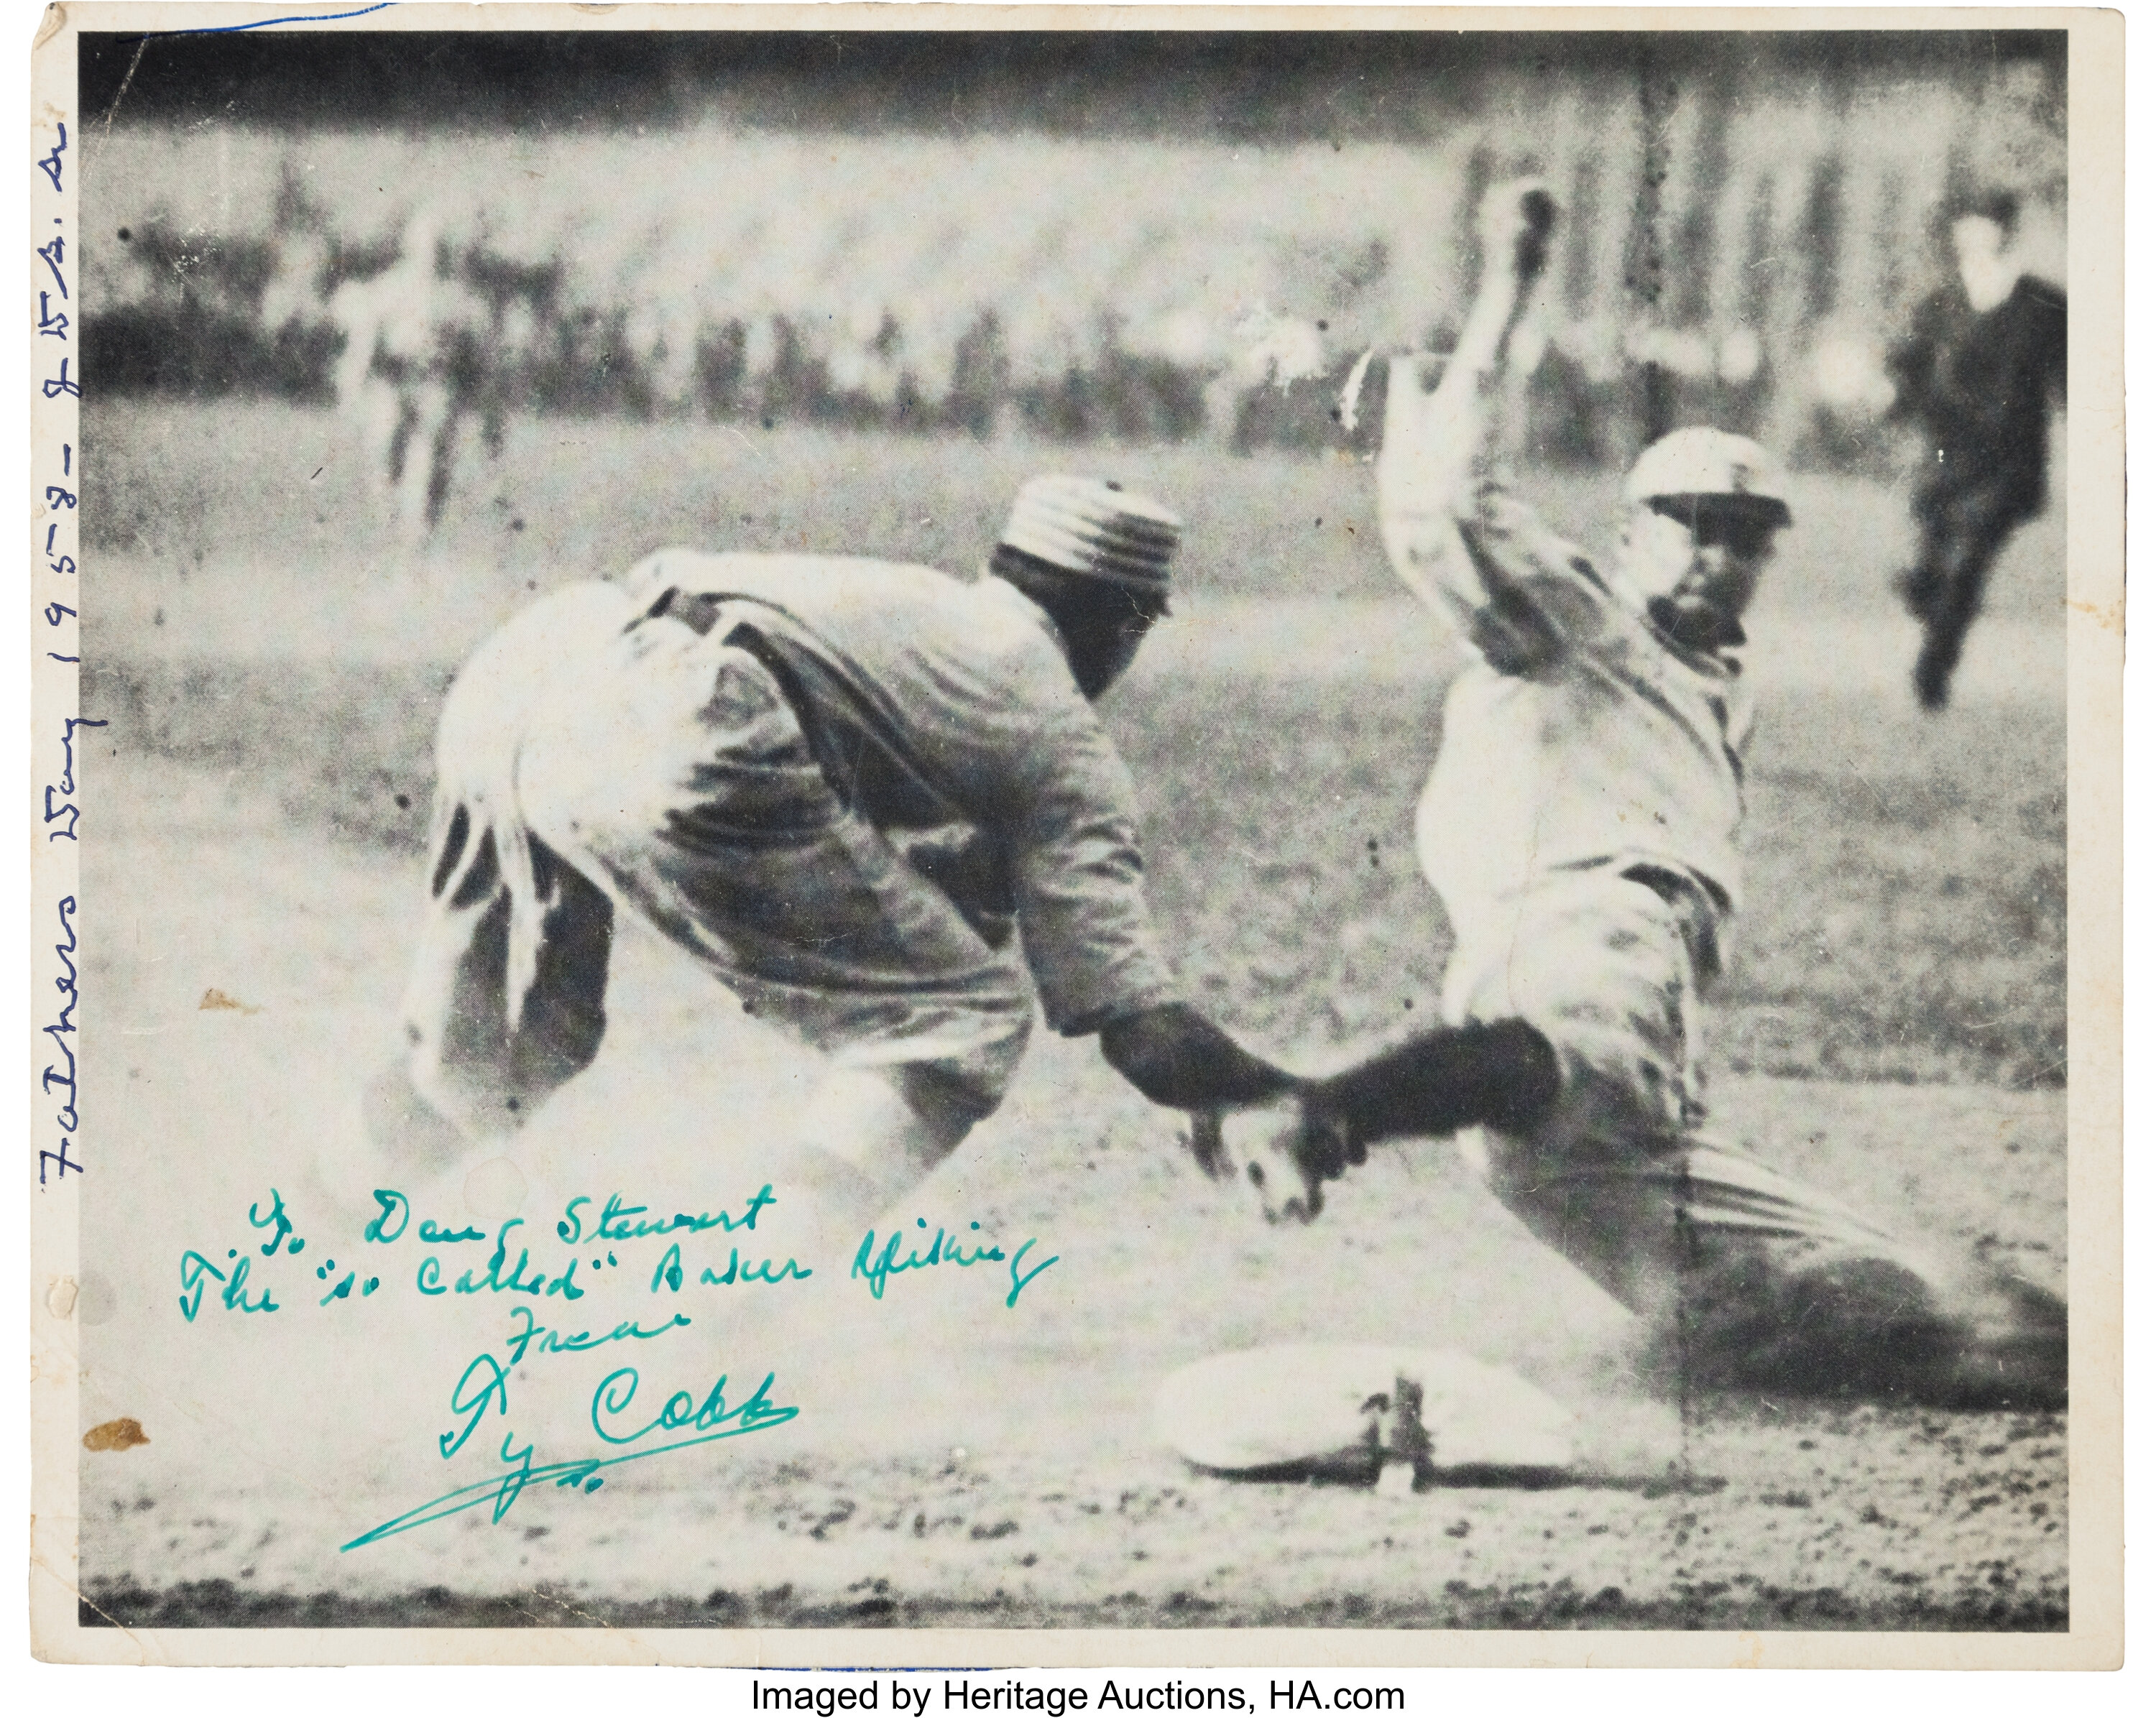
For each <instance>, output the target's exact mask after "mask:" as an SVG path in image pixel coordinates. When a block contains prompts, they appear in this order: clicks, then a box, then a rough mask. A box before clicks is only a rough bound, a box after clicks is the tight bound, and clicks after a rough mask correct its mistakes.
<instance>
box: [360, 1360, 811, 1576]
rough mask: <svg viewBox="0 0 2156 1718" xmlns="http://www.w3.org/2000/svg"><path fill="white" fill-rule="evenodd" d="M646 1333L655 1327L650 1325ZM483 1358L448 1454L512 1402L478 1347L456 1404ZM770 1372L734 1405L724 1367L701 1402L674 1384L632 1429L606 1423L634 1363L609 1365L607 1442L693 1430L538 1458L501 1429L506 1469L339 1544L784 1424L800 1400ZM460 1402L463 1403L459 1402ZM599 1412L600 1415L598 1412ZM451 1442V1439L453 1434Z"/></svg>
mask: <svg viewBox="0 0 2156 1718" xmlns="http://www.w3.org/2000/svg"><path fill="white" fill-rule="evenodd" d="M651 1334H656V1333H655V1332H654V1333H651ZM482 1363H485V1366H489V1367H491V1368H492V1370H491V1373H490V1375H488V1376H486V1377H485V1378H484V1380H483V1382H482V1384H481V1395H480V1397H479V1401H478V1407H479V1413H477V1414H475V1415H474V1417H473V1419H472V1421H471V1423H470V1424H468V1425H467V1426H466V1427H465V1430H464V1432H463V1433H461V1434H452V1433H443V1436H442V1443H443V1446H444V1447H443V1450H442V1454H443V1455H444V1457H445V1458H446V1457H448V1456H450V1455H453V1454H455V1453H456V1451H457V1450H458V1449H460V1448H461V1447H462V1446H463V1444H464V1440H465V1438H468V1437H470V1434H471V1430H472V1427H473V1426H475V1425H477V1424H478V1423H479V1418H480V1416H481V1415H483V1414H484V1413H485V1409H486V1407H487V1405H488V1404H489V1403H490V1402H492V1401H494V1400H496V1399H497V1398H498V1399H499V1401H500V1405H501V1408H502V1411H503V1412H504V1413H507V1411H508V1406H509V1381H508V1377H507V1376H506V1374H505V1373H504V1372H502V1370H501V1367H500V1364H499V1363H498V1362H495V1360H494V1356H492V1355H490V1354H483V1355H481V1356H479V1358H478V1359H477V1360H475V1361H474V1362H472V1364H471V1366H470V1367H467V1368H466V1369H465V1376H464V1377H462V1378H461V1379H459V1381H458V1383H457V1388H456V1390H455V1392H453V1393H452V1396H451V1402H450V1405H451V1408H452V1410H453V1411H454V1412H457V1413H465V1412H469V1411H470V1408H471V1403H469V1402H465V1400H464V1398H465V1388H466V1386H467V1385H468V1384H470V1382H471V1381H472V1378H473V1376H474V1374H475V1372H481V1371H482V1369H483V1367H482ZM777 1376H778V1375H777V1374H776V1373H773V1372H767V1373H765V1374H764V1377H763V1382H762V1383H760V1384H758V1385H757V1387H756V1390H755V1392H754V1393H753V1394H752V1395H751V1396H750V1397H749V1398H748V1400H747V1401H746V1402H744V1403H742V1404H741V1405H740V1406H739V1407H737V1408H729V1407H727V1406H726V1377H725V1376H724V1375H723V1374H721V1376H720V1377H719V1379H718V1381H717V1382H716V1383H714V1384H713V1385H712V1386H711V1390H710V1392H709V1393H708V1394H707V1395H706V1397H704V1399H703V1400H702V1402H701V1403H699V1402H698V1401H697V1399H696V1395H695V1392H691V1391H688V1390H677V1391H675V1392H674V1393H673V1394H672V1395H671V1396H670V1397H667V1398H666V1403H665V1406H664V1407H663V1408H660V1410H659V1413H657V1415H656V1416H655V1417H654V1418H653V1419H652V1420H651V1422H650V1423H649V1424H648V1425H645V1426H643V1427H641V1428H639V1429H637V1430H635V1431H633V1432H624V1431H619V1430H610V1429H609V1428H608V1421H613V1422H615V1423H619V1420H620V1418H622V1417H623V1416H624V1415H626V1414H627V1413H629V1408H630V1405H631V1403H634V1401H635V1399H636V1393H637V1388H638V1386H639V1382H640V1381H639V1377H638V1376H637V1371H636V1368H635V1367H633V1366H624V1367H619V1368H617V1369H616V1370H615V1371H613V1372H608V1374H607V1375H606V1377H603V1378H602V1379H600V1380H599V1386H598V1389H596V1390H594V1391H593V1392H592V1412H591V1418H592V1429H593V1431H594V1432H596V1433H598V1435H599V1436H600V1437H601V1438H602V1439H605V1441H606V1442H607V1443H608V1444H634V1443H638V1442H639V1441H641V1440H642V1439H645V1438H648V1437H649V1436H650V1435H651V1434H652V1433H654V1432H680V1431H688V1430H692V1429H693V1430H694V1431H695V1432H696V1433H697V1434H698V1435H696V1437H694V1438H681V1439H675V1441H674V1442H672V1443H670V1444H654V1445H653V1446H651V1447H650V1448H649V1449H636V1450H631V1451H630V1452H629V1454H626V1455H613V1456H583V1457H579V1458H577V1459H573V1460H569V1461H556V1462H545V1463H539V1464H535V1463H534V1462H533V1460H532V1455H533V1453H534V1451H533V1446H532V1445H531V1444H530V1443H528V1442H527V1443H526V1444H525V1445H524V1447H523V1448H522V1449H512V1448H511V1446H512V1445H513V1444H515V1443H516V1433H514V1432H506V1433H503V1434H502V1439H501V1452H500V1459H501V1460H502V1461H503V1462H505V1463H506V1464H508V1465H509V1471H508V1472H506V1473H505V1474H499V1475H496V1476H494V1477H492V1478H489V1479H485V1480H476V1481H475V1482H474V1483H472V1484H471V1485H459V1487H457V1489H456V1490H454V1491H445V1492H444V1493H443V1494H442V1495H440V1496H439V1497H436V1498H433V1499H430V1500H429V1501H427V1502H425V1503H423V1504H421V1505H418V1507H417V1508H416V1509H409V1510H405V1511H404V1513H403V1514H402V1515H393V1516H392V1517H391V1518H390V1519H389V1520H388V1521H384V1522H382V1525H381V1526H378V1527H374V1528H371V1529H369V1530H368V1531H367V1532H365V1533H362V1534H361V1535H360V1536H358V1537H357V1539H353V1540H349V1541H346V1543H345V1544H343V1545H341V1546H339V1547H338V1549H339V1550H340V1551H357V1550H358V1549H359V1548H360V1547H361V1546H365V1545H372V1544H373V1543H374V1542H375V1541H377V1540H380V1539H389V1538H393V1537H394V1536H396V1535H398V1534H399V1533H408V1532H410V1531H412V1530H413V1528H415V1527H424V1526H429V1524H430V1523H433V1522H435V1521H445V1520H447V1519H448V1518H449V1516H451V1515H462V1514H463V1513H464V1512H465V1510H474V1509H480V1508H490V1510H491V1512H492V1519H493V1520H494V1521H500V1520H501V1519H502V1517H503V1516H505V1515H507V1514H508V1513H509V1511H510V1510H511V1509H512V1508H513V1507H514V1506H515V1505H516V1500H517V1499H518V1498H519V1497H521V1496H522V1495H524V1490H525V1488H526V1486H530V1485H542V1484H551V1485H554V1486H556V1487H557V1488H559V1489H562V1490H572V1491H579V1492H582V1493H583V1494H584V1495H587V1496H588V1495H590V1494H591V1493H593V1492H594V1491H597V1490H598V1489H599V1487H600V1486H602V1485H604V1484H605V1483H606V1482H605V1480H603V1479H602V1478H601V1477H600V1474H602V1472H603V1470H604V1469H608V1468H618V1467H620V1466H623V1465H624V1464H626V1463H629V1462H633V1461H644V1460H647V1459H649V1458H650V1457H653V1456H656V1455H671V1454H675V1453H676V1452H678V1451H680V1450H684V1449H695V1448H696V1447H697V1446H698V1445H699V1444H716V1443H719V1442H721V1440H723V1439H728V1438H742V1437H746V1436H747V1435H748V1434H749V1433H752V1432H763V1431H768V1430H769V1429H770V1428H773V1426H783V1425H784V1424H786V1423H787V1422H788V1421H789V1420H791V1419H793V1418H795V1417H796V1416H797V1415H798V1414H799V1413H800V1412H801V1410H800V1409H799V1408H791V1407H787V1406H784V1405H783V1404H780V1403H773V1401H772V1400H771V1399H770V1392H771V1387H772V1385H773V1382H774V1380H775V1379H776V1377H777ZM459 1403H463V1406H459ZM602 1416H604V1418H602ZM453 1435H454V1443H452V1442H451V1439H452V1436H453Z"/></svg>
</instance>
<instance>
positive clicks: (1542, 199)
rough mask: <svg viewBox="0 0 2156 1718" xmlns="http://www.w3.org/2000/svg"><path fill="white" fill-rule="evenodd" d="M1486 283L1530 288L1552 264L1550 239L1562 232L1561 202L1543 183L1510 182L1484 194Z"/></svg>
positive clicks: (1480, 221)
mask: <svg viewBox="0 0 2156 1718" xmlns="http://www.w3.org/2000/svg"><path fill="white" fill-rule="evenodd" d="M1476 224H1477V228H1478V230H1479V232H1480V234H1481V240H1482V257H1483V263H1482V266H1483V270H1484V279H1486V280H1488V281H1492V282H1494V281H1496V280H1500V279H1501V280H1503V281H1505V282H1507V283H1508V284H1509V285H1511V286H1512V288H1513V289H1514V290H1525V289H1526V288H1527V287H1529V286H1532V285H1533V284H1534V283H1535V282H1536V281H1537V280H1539V279H1542V276H1543V270H1544V269H1547V268H1548V266H1549V251H1550V235H1551V234H1552V233H1554V232H1555V231H1556V230H1557V199H1556V198H1555V197H1553V196H1552V195H1551V194H1550V190H1549V187H1548V186H1547V185H1545V184H1543V182H1542V181H1541V180H1539V179H1509V180H1507V181H1505V182H1502V183H1501V184H1496V185H1492V186H1491V187H1490V188H1489V190H1488V191H1486V192H1484V193H1483V196H1482V207H1481V210H1480V211H1479V213H1478V216H1477V222H1476Z"/></svg>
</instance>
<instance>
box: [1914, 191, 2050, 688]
mask: <svg viewBox="0 0 2156 1718" xmlns="http://www.w3.org/2000/svg"><path fill="white" fill-rule="evenodd" d="M2019 217H2020V204H2019V203H2018V202H2017V201H2016V199H2015V197H2014V195H2013V193H2012V192H1988V193H1985V194H1984V195H1982V196H1979V197H1974V198H1972V199H1969V200H1968V201H1966V202H1963V203H1960V204H1958V205H1957V206H1955V207H1954V208H1953V209H1952V210H1951V211H1950V225H1949V227H1948V238H1949V239H1950V242H1951V243H1952V244H1953V253H1954V272H1955V277H1956V278H1955V279H1953V281H1952V282H1950V283H1949V284H1948V285H1946V286H1943V287H1942V288H1941V289H1940V290H1938V291H1937V292H1935V293H1933V295H1931V296H1930V297H1928V298H1927V299H1926V300H1924V301H1923V302H1922V304H1921V305H1918V306H1917V313H1916V315H1915V318H1914V319H1913V321H1912V323H1911V325H1910V328H1909V331H1908V333H1907V335H1906V336H1903V338H1902V340H1901V341H1898V342H1897V344H1896V346H1894V348H1893V350H1892V351H1891V352H1890V353H1888V355H1887V359H1886V367H1887V370H1888V372H1889V373H1890V374H1891V375H1892V377H1893V380H1894V403H1893V405H1892V407H1890V408H1888V411H1887V414H1886V415H1887V418H1888V419H1889V420H1890V421H1892V420H1895V419H1902V420H1907V421H1912V422H1913V423H1915V424H1916V425H1917V428H1918V429H1919V430H1920V431H1921V433H1922V436H1923V445H1924V452H1925V454H1926V456H1927V457H1926V459H1925V460H1924V465H1923V477H1922V480H1921V481H1920V482H1919V483H1918V484H1917V492H1916V495H1915V496H1914V498H1913V499H1912V503H1911V509H1912V511H1913V512H1914V513H1915V515H1916V519H1917V531H1918V533H1919V536H1920V546H1919V547H1918V549H1917V562H1916V565H1915V566H1914V567H1911V568H1909V569H1908V570H1907V572H1903V573H1902V575H1901V577H1900V578H1899V580H1898V581H1897V585H1898V588H1899V589H1900V591H1901V593H1902V602H1903V603H1906V604H1907V607H1908V610H1909V613H1912V615H1914V616H1915V617H1916V618H1917V620H1918V621H1920V622H1921V623H1922V625H1923V628H1924V644H1923V648H1922V650H1920V651H1919V652H1918V653H1917V667H1916V685H1917V700H1918V702H1920V703H1921V704H1922V705H1923V706H1924V708H1925V709H1927V710H1941V709H1943V708H1945V706H1946V701H1947V692H1948V686H1949V685H1950V684H1951V683H1952V680H1953V671H1954V668H1955V665H1956V664H1958V663H1959V662H1960V660H1961V649H1962V641H1963V639H1964V638H1967V637H1968V635H1969V627H1970V625H1971V623H1974V620H1975V619H1976V616H1977V611H1978V610H1979V608H1981V607H1982V606H1983V603H1984V582H1985V581H1986V580H1987V579H1989V577H1990V576H1991V566H1992V562H1994V561H1996V560H1997V559H1998V558H1999V551H2000V550H2001V549H2003V548H2005V546H2006V540H2007V538H2008V537H2009V536H2012V535H2013V533H2014V531H2015V528H2016V527H2017V526H2020V525H2021V524H2022V523H2023V522H2024V521H2027V520H2030V519H2033V518H2035V516H2036V515H2037V514H2039V513H2040V512H2041V511H2042V510H2043V508H2044V501H2045V498H2046V469H2045V468H2046V463H2047V460H2048V456H2049V451H2050V450H2049V447H2048V442H2049V438H2050V428H2051V403H2052V401H2053V400H2054V399H2055V398H2056V399H2060V400H2063V399H2064V398H2065V397H2066V295H2064V294H2063V293H2062V292H2061V291H2060V290H2059V289H2058V288H2057V287H2056V286H2053V285H2050V284H2049V283H2047V282H2045V281H2040V280H2038V279H2036V278H2035V276H2034V275H2030V274H2023V273H2022V272H2021V270H2020V268H2019V267H2017V266H2016V265H2015V263H2014V262H2013V261H2012V260H2011V259H2010V256H2009V254H2008V252H2007V246H2008V244H2009V243H2010V241H2011V239H2012V238H2013V236H2014V230H2015V225H2016V223H2017V222H2018V220H2019Z"/></svg>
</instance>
